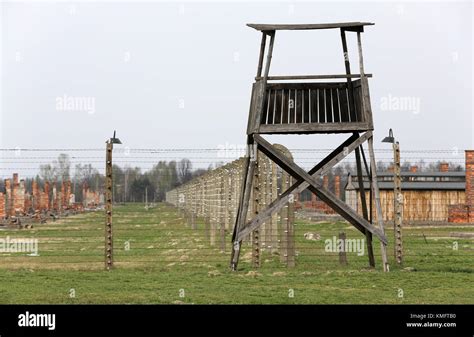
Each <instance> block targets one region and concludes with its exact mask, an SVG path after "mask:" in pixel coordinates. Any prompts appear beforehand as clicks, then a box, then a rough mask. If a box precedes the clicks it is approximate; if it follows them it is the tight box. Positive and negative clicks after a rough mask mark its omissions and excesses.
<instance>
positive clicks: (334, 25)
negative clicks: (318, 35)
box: [247, 22, 374, 32]
mask: <svg viewBox="0 0 474 337" xmlns="http://www.w3.org/2000/svg"><path fill="white" fill-rule="evenodd" d="M373 25H374V23H372V22H337V23H315V24H259V23H248V24H247V26H249V27H251V28H254V29H256V30H259V31H264V32H268V31H274V30H308V29H334V28H344V29H346V30H349V29H350V28H360V27H364V26H373Z"/></svg>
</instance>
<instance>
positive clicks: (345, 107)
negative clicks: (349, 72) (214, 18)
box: [337, 89, 351, 123]
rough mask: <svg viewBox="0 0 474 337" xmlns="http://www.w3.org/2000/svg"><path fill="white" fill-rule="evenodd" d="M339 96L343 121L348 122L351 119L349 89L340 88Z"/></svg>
mask: <svg viewBox="0 0 474 337" xmlns="http://www.w3.org/2000/svg"><path fill="white" fill-rule="evenodd" d="M337 93H338V98H339V106H340V108H341V122H343V123H347V122H350V121H351V119H350V118H351V117H350V111H349V104H348V97H347V89H338V91H337Z"/></svg>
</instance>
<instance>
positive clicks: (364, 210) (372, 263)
mask: <svg viewBox="0 0 474 337" xmlns="http://www.w3.org/2000/svg"><path fill="white" fill-rule="evenodd" d="M355 156H356V165H357V180H358V181H359V195H360V200H361V207H362V216H363V217H364V219H365V220H367V221H369V215H368V211H367V198H366V196H365V188H364V182H363V180H362V163H361V160H360V150H359V148H358V147H357V148H356V149H355ZM365 240H366V241H367V254H368V256H369V265H370V267H372V268H374V267H375V258H374V249H373V247H372V233H370V232H369V231H368V230H365Z"/></svg>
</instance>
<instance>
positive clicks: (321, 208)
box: [295, 175, 341, 214]
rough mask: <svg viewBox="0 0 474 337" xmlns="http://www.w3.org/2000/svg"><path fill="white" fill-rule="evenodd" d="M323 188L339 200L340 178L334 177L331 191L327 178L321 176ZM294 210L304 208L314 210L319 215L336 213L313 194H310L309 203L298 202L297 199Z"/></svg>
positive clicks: (298, 199) (338, 176) (326, 176)
mask: <svg viewBox="0 0 474 337" xmlns="http://www.w3.org/2000/svg"><path fill="white" fill-rule="evenodd" d="M323 187H324V188H325V189H328V190H331V192H333V193H334V194H335V195H336V196H337V197H338V198H339V199H340V198H341V176H340V175H335V176H334V186H333V188H332V189H330V188H329V176H328V175H325V176H323ZM295 208H296V209H300V208H304V209H308V210H314V211H317V212H320V213H325V214H336V212H335V211H334V210H333V209H332V208H331V207H329V206H328V205H327V204H326V203H325V202H323V201H322V200H320V199H319V198H318V197H317V196H316V195H315V194H313V193H311V200H310V201H300V198H299V197H297V203H296V206H295Z"/></svg>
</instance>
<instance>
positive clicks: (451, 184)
mask: <svg viewBox="0 0 474 337" xmlns="http://www.w3.org/2000/svg"><path fill="white" fill-rule="evenodd" d="M353 184H354V186H358V185H357V183H355V182H353ZM378 185H379V189H380V190H393V188H394V186H393V181H379V182H378ZM401 187H402V191H403V190H431V191H436V190H438V191H446V190H451V191H457V190H461V191H464V189H465V188H466V183H465V182H464V181H402V184H401ZM364 188H365V189H367V190H368V189H370V183H369V182H368V181H364Z"/></svg>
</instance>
